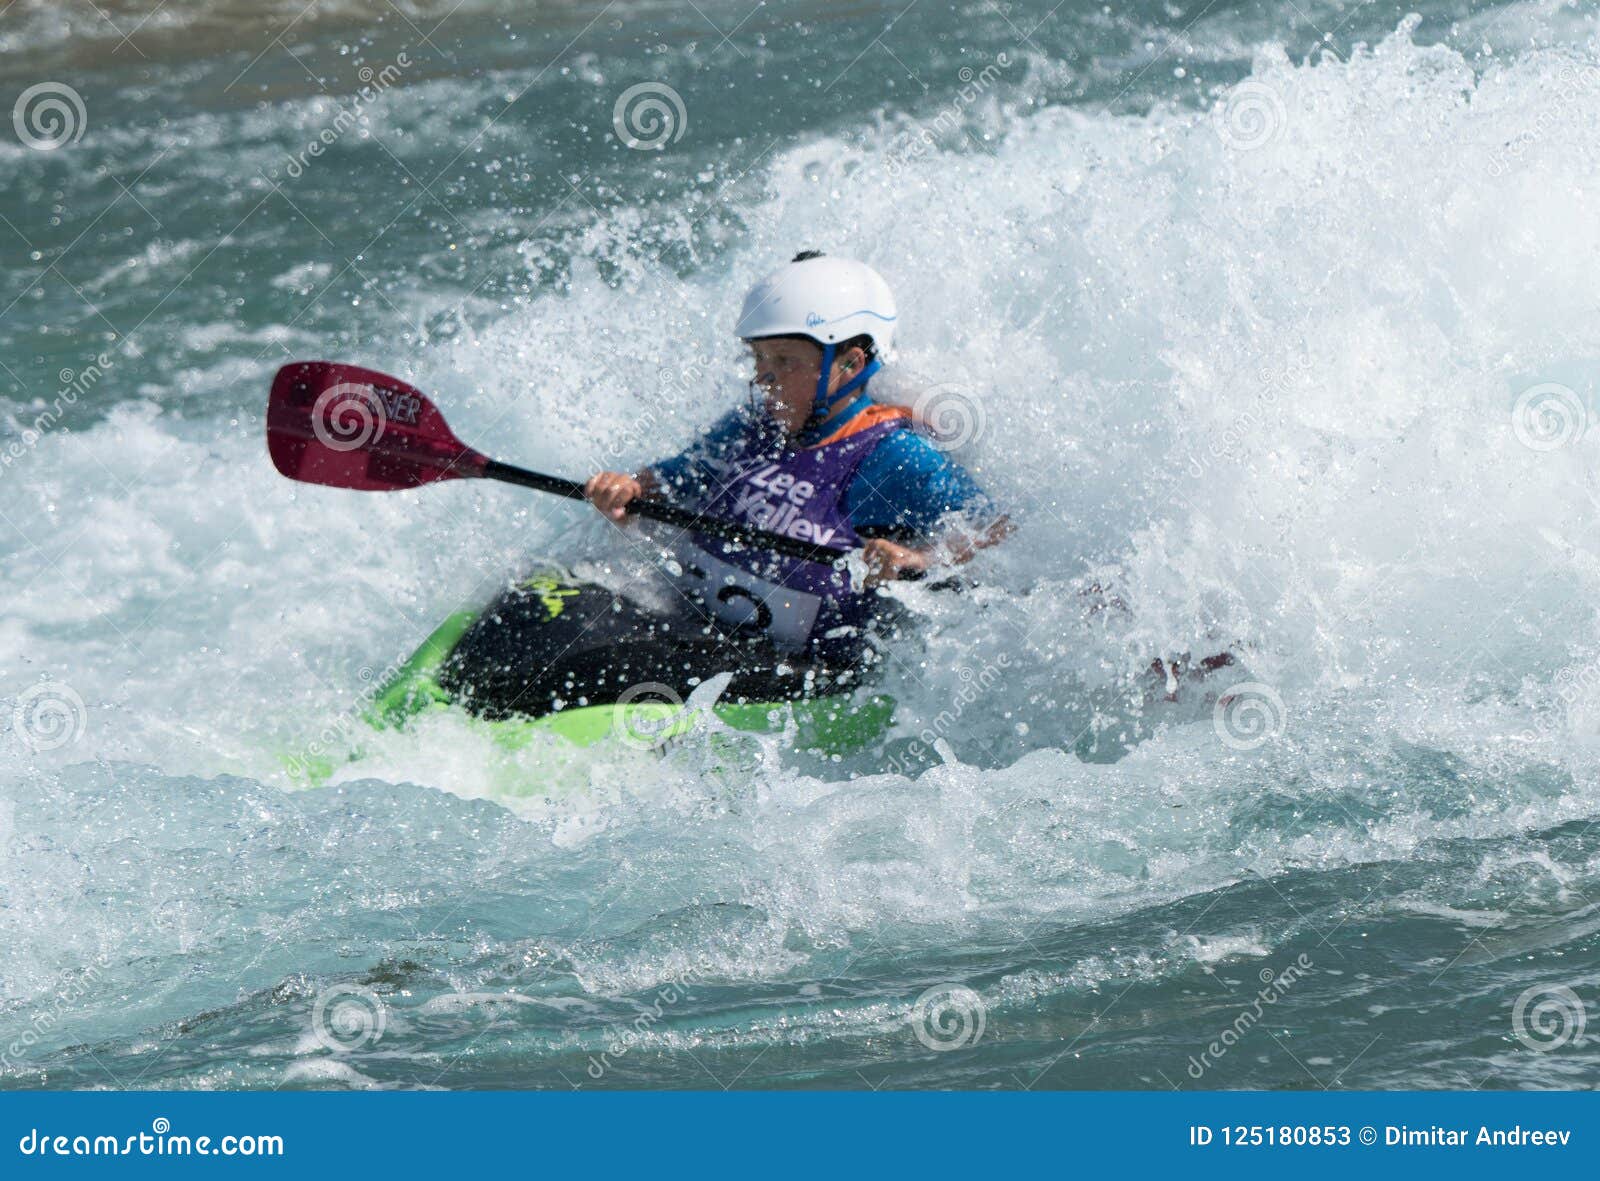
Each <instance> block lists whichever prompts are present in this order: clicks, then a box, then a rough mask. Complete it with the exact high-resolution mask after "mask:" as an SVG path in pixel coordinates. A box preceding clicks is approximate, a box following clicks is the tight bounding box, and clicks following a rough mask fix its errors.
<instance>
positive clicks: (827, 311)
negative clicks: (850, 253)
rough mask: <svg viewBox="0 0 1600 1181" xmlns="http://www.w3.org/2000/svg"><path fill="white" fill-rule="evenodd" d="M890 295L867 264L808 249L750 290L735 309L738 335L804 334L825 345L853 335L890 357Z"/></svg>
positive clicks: (892, 309) (751, 337)
mask: <svg viewBox="0 0 1600 1181" xmlns="http://www.w3.org/2000/svg"><path fill="white" fill-rule="evenodd" d="M895 315H896V313H895V307H894V296H893V295H892V294H891V293H890V291H889V284H887V283H885V282H884V281H883V276H882V275H880V274H878V272H877V271H875V270H873V269H872V268H871V267H869V266H868V265H867V264H866V263H863V262H856V261H855V260H854V259H849V258H829V257H827V256H826V255H824V254H821V253H819V252H817V251H813V250H807V251H803V252H801V253H800V254H797V255H795V256H794V261H793V262H790V263H787V264H785V265H784V266H782V267H779V268H778V269H777V270H775V271H773V272H772V274H770V275H768V276H767V277H766V278H765V279H763V280H761V282H759V283H757V284H756V285H755V286H754V287H752V288H750V293H749V294H748V295H746V296H745V297H744V308H743V309H742V310H741V311H740V313H739V328H738V333H739V336H740V337H741V338H742V339H744V340H755V339H757V338H758V337H763V336H808V337H810V338H811V339H812V340H814V341H816V342H817V343H818V344H820V345H823V346H824V347H826V346H828V345H836V344H841V343H843V342H844V341H847V340H850V339H851V338H852V337H856V336H867V337H870V338H871V339H872V347H873V351H874V352H875V353H876V354H877V355H878V356H879V357H880V358H882V359H883V360H888V359H889V351H890V349H891V347H892V346H893V343H894V324H895Z"/></svg>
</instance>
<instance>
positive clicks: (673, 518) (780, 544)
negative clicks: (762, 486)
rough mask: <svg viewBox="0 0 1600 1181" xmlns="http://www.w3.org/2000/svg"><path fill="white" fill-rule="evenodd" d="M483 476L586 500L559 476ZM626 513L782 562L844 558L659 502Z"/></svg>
mask: <svg viewBox="0 0 1600 1181" xmlns="http://www.w3.org/2000/svg"><path fill="white" fill-rule="evenodd" d="M483 476H484V478H485V479H488V480H499V481H501V482H502V483H506V484H517V485H520V486H521V487H523V488H534V489H537V490H538V491H540V492H551V493H554V494H555V495H557V496H565V497H566V498H567V499H568V500H584V499H587V498H586V497H585V496H584V494H583V485H582V484H580V483H578V482H577V481H576V480H564V479H562V478H561V477H560V476H547V475H544V474H543V473H541V472H530V471H528V470H527V469H526V468H520V467H513V466H512V465H511V464H509V463H500V462H499V461H498V460H494V459H491V460H489V462H488V463H486V464H484V467H483ZM628 511H629V512H630V513H637V514H638V515H639V516H641V517H644V518H646V519H647V520H651V521H660V522H661V523H662V524H663V525H676V526H677V527H678V528H680V529H692V530H694V531H695V532H696V533H709V534H711V535H712V536H714V537H721V538H724V539H726V540H728V541H742V542H744V543H745V544H747V545H750V546H752V547H754V548H756V549H764V550H771V551H772V552H773V553H775V554H782V555H783V556H784V557H786V558H799V559H800V560H801V561H804V562H821V563H822V564H823V565H832V564H833V563H834V562H837V561H838V560H839V559H840V558H842V557H844V556H845V551H844V550H841V549H834V548H833V547H832V546H831V545H812V544H811V543H809V542H805V541H799V540H797V539H796V538H793V537H785V536H784V535H783V534H781V533H773V532H770V531H769V530H766V529H757V528H756V527H755V526H754V525H737V524H734V523H733V522H732V521H722V520H718V519H717V518H715V517H703V516H701V515H700V514H699V513H691V512H689V511H688V510H687V509H681V508H678V507H677V506H675V505H670V504H664V503H662V502H661V501H659V500H642V499H641V500H634V501H632V502H630V503H629V505H628Z"/></svg>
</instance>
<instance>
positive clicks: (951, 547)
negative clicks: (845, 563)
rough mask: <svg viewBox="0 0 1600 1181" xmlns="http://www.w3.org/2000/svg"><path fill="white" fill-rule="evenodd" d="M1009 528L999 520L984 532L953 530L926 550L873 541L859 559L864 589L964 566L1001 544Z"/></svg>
mask: <svg viewBox="0 0 1600 1181" xmlns="http://www.w3.org/2000/svg"><path fill="white" fill-rule="evenodd" d="M1012 528H1013V527H1012V524H1011V521H1010V519H1009V518H1007V517H1001V518H999V519H998V520H996V521H995V522H994V523H993V524H992V525H990V526H989V527H988V528H987V529H984V530H981V531H979V532H977V533H969V532H966V531H964V530H956V531H955V532H952V533H948V534H946V535H945V536H944V537H943V538H941V539H940V540H939V541H937V542H936V543H934V544H933V545H929V546H909V545H900V544H898V543H896V542H893V541H890V540H889V539H888V538H886V537H874V538H873V539H872V540H870V541H868V542H867V543H866V544H865V545H864V546H862V547H861V557H862V559H863V560H864V561H865V562H866V564H867V572H868V573H867V582H866V585H867V586H868V587H874V586H879V585H881V584H883V583H885V582H894V581H897V580H899V579H902V578H906V577H907V576H910V575H916V574H922V573H925V572H926V571H927V570H928V569H929V568H930V567H932V566H961V565H965V564H966V563H967V562H970V561H972V559H973V558H974V557H975V556H976V555H977V552H978V551H979V550H981V549H988V548H989V547H990V546H991V545H998V544H999V543H1000V542H1002V541H1004V540H1005V539H1006V538H1007V537H1009V536H1010V535H1011V532H1012Z"/></svg>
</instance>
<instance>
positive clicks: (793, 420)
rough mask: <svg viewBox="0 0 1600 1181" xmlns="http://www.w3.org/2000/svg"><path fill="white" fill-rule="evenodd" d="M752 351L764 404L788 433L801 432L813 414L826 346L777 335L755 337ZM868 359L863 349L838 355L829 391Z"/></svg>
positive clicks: (755, 381) (758, 387)
mask: <svg viewBox="0 0 1600 1181" xmlns="http://www.w3.org/2000/svg"><path fill="white" fill-rule="evenodd" d="M750 352H751V355H752V357H753V358H754V361H755V370H756V373H755V378H754V379H753V381H754V385H755V387H756V388H757V389H758V390H760V392H761V400H762V405H763V406H764V408H765V409H766V411H767V413H768V414H770V415H772V418H773V420H774V421H775V422H777V424H778V425H779V426H781V427H782V428H783V429H784V431H785V432H786V433H788V434H791V435H793V434H798V433H799V431H800V428H801V427H803V426H805V424H806V419H808V418H810V417H811V406H812V404H813V403H814V402H815V401H816V398H817V375H818V373H819V372H821V369H822V346H821V345H818V344H813V343H812V342H811V341H809V340H787V339H784V338H782V337H773V338H771V339H768V340H753V341H751V342H750ZM864 361H865V357H864V355H863V354H862V352H861V350H860V349H849V350H846V351H845V352H844V353H843V354H842V355H840V356H838V357H836V358H834V363H833V372H832V373H831V374H830V375H829V377H828V392H829V393H832V392H833V391H834V390H836V389H838V388H839V386H841V385H843V384H844V383H845V382H846V381H848V380H849V378H850V372H851V368H850V367H851V366H859V365H861V364H863V363H864Z"/></svg>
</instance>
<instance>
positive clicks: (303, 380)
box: [267, 361, 846, 563]
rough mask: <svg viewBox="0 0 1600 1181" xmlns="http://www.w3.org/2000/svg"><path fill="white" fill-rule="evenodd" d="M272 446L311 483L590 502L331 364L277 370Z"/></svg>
mask: <svg viewBox="0 0 1600 1181" xmlns="http://www.w3.org/2000/svg"><path fill="white" fill-rule="evenodd" d="M267 450H268V451H269V452H271V454H272V463H273V466H275V467H276V468H277V469H278V471H279V472H281V473H282V474H283V475H285V476H288V477H289V479H291V480H300V481H303V482H305V483H307V484H326V485H328V486H330V487H333V488H352V489H356V490H358V491H362V492H394V491H398V490H400V489H403V488H420V487H421V486H422V485H424V484H435V483H438V482H439V481H441V480H460V479H485V480H500V481H502V482H503V483H507V484H517V485H520V486H521V487H523V488H534V489H537V490H538V491H540V492H552V493H554V494H555V495H557V496H565V497H567V498H568V499H569V500H582V499H584V495H583V485H582V484H580V483H578V482H577V481H576V480H564V479H562V478H561V477H559V476H546V475H543V474H541V473H539V472H530V471H528V470H526V469H525V468H520V467H512V466H511V465H510V464H506V463H500V462H498V461H497V460H493V459H490V458H489V457H488V456H487V455H484V454H482V453H481V452H479V451H474V450H473V449H472V448H471V447H468V446H467V445H466V444H465V443H463V442H461V440H460V439H457V438H456V437H455V435H454V433H452V432H451V430H450V425H449V423H447V422H445V420H444V415H442V414H440V413H439V411H438V409H437V408H436V407H435V406H434V404H433V403H432V402H430V401H428V399H427V397H426V395H424V394H423V393H422V392H421V391H420V390H418V389H417V388H416V387H414V386H411V385H408V384H407V383H406V382H403V381H401V380H400V379H399V378H396V377H390V376H389V375H388V374H385V373H379V372H378V371H377V370H375V369H362V368H360V367H359V366H356V365H340V364H338V363H336V362H332V361H293V362H291V363H289V364H288V365H285V366H284V367H283V368H282V369H280V370H278V375H277V376H276V377H275V378H273V379H272V393H271V395H270V396H269V398H268V401H267ZM628 511H629V512H630V513H637V514H638V515H639V516H641V517H646V518H648V519H649V520H652V521H660V522H661V523H662V524H665V525H676V526H678V527H679V528H682V529H692V530H694V531H695V532H697V533H709V534H712V535H714V536H717V537H722V538H726V539H727V540H730V541H741V542H745V543H747V544H750V545H753V546H756V547H758V548H760V549H764V550H771V551H772V552H773V553H778V554H782V555H784V556H785V557H789V558H800V559H803V560H805V561H808V562H823V563H831V562H835V561H837V560H838V559H840V558H842V557H843V556H844V555H845V552H846V551H844V550H840V549H835V548H833V547H832V546H826V545H812V544H810V543H808V542H804V541H799V540H797V539H795V538H793V537H785V536H784V535H783V534H781V533H771V532H768V531H767V530H765V529H757V528H755V527H754V526H753V525H738V524H734V523H733V522H730V521H723V520H718V519H716V518H713V517H703V516H700V515H699V514H698V513H691V512H688V511H686V510H684V509H681V508H676V507H674V506H673V505H670V504H663V503H662V502H660V501H657V500H635V501H634V502H633V503H632V504H630V505H629V506H628Z"/></svg>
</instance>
